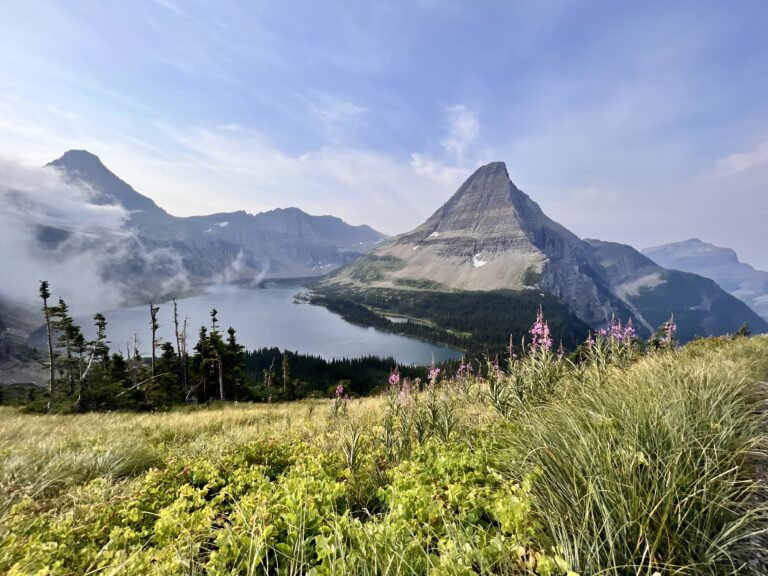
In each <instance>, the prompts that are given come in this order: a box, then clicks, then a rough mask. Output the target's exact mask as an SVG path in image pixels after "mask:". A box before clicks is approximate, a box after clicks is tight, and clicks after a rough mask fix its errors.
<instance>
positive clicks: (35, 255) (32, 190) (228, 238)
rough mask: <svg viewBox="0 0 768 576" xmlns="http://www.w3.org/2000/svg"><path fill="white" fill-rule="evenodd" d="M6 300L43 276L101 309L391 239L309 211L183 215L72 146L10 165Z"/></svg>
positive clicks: (0, 189)
mask: <svg viewBox="0 0 768 576" xmlns="http://www.w3.org/2000/svg"><path fill="white" fill-rule="evenodd" d="M0 201H1V202H2V206H3V212H2V215H1V216H0V224H3V226H2V228H3V231H2V232H0V234H2V236H3V240H4V241H3V247H2V252H3V264H4V266H7V267H8V268H9V269H13V270H14V271H15V274H14V275H13V277H12V278H9V279H8V280H6V281H5V282H4V283H3V285H2V286H0V295H2V297H4V298H5V299H6V300H7V301H11V302H19V303H25V304H26V305H29V304H31V303H32V302H34V301H35V298H36V289H37V282H38V280H39V279H41V278H46V279H49V280H50V281H51V284H52V286H54V287H56V288H57V289H59V290H62V291H65V293H66V295H67V299H68V301H69V302H70V303H71V304H73V305H75V306H78V307H79V308H80V309H85V310H93V311H95V310H96V309H103V308H108V307H111V306H116V305H119V304H121V303H124V302H141V301H146V300H147V299H151V298H158V297H160V296H162V295H166V294H169V293H179V292H182V291H184V290H186V289H188V288H189V287H190V286H193V285H195V284H199V283H206V282H216V281H232V280H254V281H258V280H261V279H263V278H277V277H307V276H317V275H321V274H324V273H326V272H328V271H330V270H334V269H335V268H338V267H340V266H342V265H343V264H345V263H347V262H349V261H351V260H353V259H355V258H356V257H358V256H359V255H360V254H361V253H364V252H366V251H367V250H369V249H370V248H371V247H372V246H374V245H375V244H376V243H377V242H379V241H380V240H381V239H382V238H383V237H384V236H383V235H382V234H380V233H378V232H376V231H375V230H373V229H372V228H370V227H368V226H351V225H348V224H346V223H345V222H343V221H342V220H340V219H339V218H336V217H333V216H311V215H309V214H306V213H304V212H302V211H301V210H299V209H298V208H286V209H277V210H272V211H269V212H265V213H261V214H255V215H251V214H247V213H246V212H244V211H239V212H233V213H220V214H212V215H209V216H195V217H188V218H178V217H175V216H173V215H171V214H169V213H168V212H166V211H165V210H163V209H162V208H160V207H159V206H158V205H157V204H156V203H155V202H154V201H152V200H151V199H150V198H148V197H146V196H144V195H142V194H140V193H139V192H137V191H136V190H134V189H133V188H132V187H131V186H130V185H129V184H127V183H126V182H124V181H123V180H121V179H120V178H119V177H117V176H116V175H115V174H113V173H112V172H111V171H110V170H109V169H108V168H107V167H106V166H104V164H102V162H101V161H100V160H99V158H98V157H97V156H95V155H93V154H91V153H89V152H87V151H84V150H70V151H68V152H67V153H65V154H64V155H63V156H62V157H61V158H58V159H57V160H54V161H53V162H51V163H50V164H48V165H47V166H46V167H45V168H41V169H34V168H23V167H19V166H17V165H13V164H10V163H5V164H2V165H0Z"/></svg>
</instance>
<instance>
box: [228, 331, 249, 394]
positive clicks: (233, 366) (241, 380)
mask: <svg viewBox="0 0 768 576" xmlns="http://www.w3.org/2000/svg"><path fill="white" fill-rule="evenodd" d="M236 333H237V332H236V330H235V329H234V328H232V327H231V326H230V327H229V329H228V330H227V335H228V337H227V347H226V351H225V365H226V373H227V383H228V386H227V389H228V390H229V392H230V394H229V395H230V397H231V398H232V399H234V400H238V399H242V396H243V389H244V386H245V346H243V345H242V344H240V343H239V342H238V341H237V336H236Z"/></svg>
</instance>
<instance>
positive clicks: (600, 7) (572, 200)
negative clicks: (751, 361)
mask: <svg viewBox="0 0 768 576" xmlns="http://www.w3.org/2000/svg"><path fill="white" fill-rule="evenodd" d="M766 22H768V3H766V2H765V1H764V0H738V1H733V2H725V1H718V2H714V1H711V2H710V1H706V0H703V1H702V0H699V1H695V2H693V1H691V2H686V1H679V2H668V1H644V2H615V1H593V2H587V1H569V0H551V1H548V0H537V1H530V2H523V1H514V2H513V1H509V2H501V1H491V0H486V1H479V0H478V1H474V2H469V1H467V2H456V1H452V0H421V1H416V0H414V1H408V2H406V1H381V2H369V1H363V0H354V1H353V0H348V1H337V0H326V1H323V2H318V1H316V0H305V1H296V2H293V1H290V2H289V1H284V2H277V1H274V2H253V1H247V2H246V1H244V2H213V1H202V0H189V1H186V2H182V1H181V0H134V1H128V0H125V1H120V0H114V1H109V2H103V1H96V0H93V1H85V0H69V1H66V2H62V1H48V0H36V1H34V2H27V1H22V0H18V1H17V0H0V155H2V156H4V157H6V158H10V159H13V160H18V161H20V162H23V163H26V164H43V163H45V162H47V161H49V160H51V159H53V158H55V157H58V156H60V155H61V154H62V153H63V152H64V151H65V150H67V149H70V148H86V149H88V150H90V151H92V152H94V153H96V154H98V155H99V156H100V157H101V158H102V160H103V161H104V162H105V163H106V164H107V165H108V166H109V167H110V168H111V169H112V170H113V171H115V172H116V173H117V174H118V175H119V176H121V177H122V178H123V179H125V180H126V181H128V182H129V183H130V184H132V185H133V186H134V187H135V188H136V189H138V190H139V191H140V192H142V193H144V194H146V195H148V196H151V197H152V198H154V199H155V200H156V201H157V202H158V203H159V204H160V205H162V206H163V207H164V208H166V209H167V210H169V211H170V212H172V213H174V214H178V215H188V214H202V213H210V212H218V211H230V210H237V209H244V210H247V211H249V212H258V211H262V210H266V209H271V208H275V207H280V206H298V207H300V208H302V209H304V210H306V211H308V212H310V213H316V214H319V213H331V214H335V215H338V216H341V217H343V218H344V219H346V220H347V221H349V222H352V223H355V224H359V223H368V224H371V225H373V226H374V227H376V228H378V229H380V230H382V231H384V232H388V233H399V232H403V231H406V230H408V229H410V228H412V227H414V226H415V225H417V224H418V223H419V222H420V221H422V220H423V219H424V218H426V217H427V216H428V215H429V214H430V213H431V212H433V211H434V210H435V209H436V208H437V207H439V206H440V205H441V204H442V202H444V201H445V200H446V199H447V198H448V197H449V196H450V195H451V194H452V193H453V191H454V190H455V189H456V187H457V186H458V185H459V184H460V183H461V181H462V180H463V179H464V178H465V177H466V176H467V175H468V174H469V173H471V171H472V170H474V169H475V168H476V167H477V166H478V165H480V164H482V163H485V162H488V161H491V160H503V161H505V162H506V163H507V167H508V169H509V172H510V175H511V177H512V179H513V181H514V182H515V183H516V184H517V185H518V186H519V187H520V188H521V189H523V190H525V191H526V192H528V193H529V194H530V195H531V196H532V197H533V198H534V200H536V201H537V202H539V203H540V204H541V206H542V207H543V208H544V210H545V211H546V212H547V213H548V214H549V215H550V216H551V217H553V218H554V219H556V220H558V221H560V222H561V223H562V224H564V225H565V226H567V227H569V228H571V229H572V230H573V231H574V232H576V233H577V234H579V235H580V236H582V237H598V238H602V239H606V240H615V241H621V242H627V243H631V244H633V245H635V246H637V247H644V246H648V245H653V244H659V243H662V242H667V241H674V240H680V239H684V238H688V237H692V236H697V237H700V238H702V239H704V240H708V241H712V242H715V243H718V244H721V245H726V246H731V247H733V248H736V249H737V250H738V252H739V253H740V255H741V256H742V258H743V259H744V260H746V261H749V262H751V263H753V264H755V265H760V266H761V267H763V268H768V254H767V253H766V251H765V250H764V247H765V246H766V245H768V226H766V224H765V221H766V217H767V216H768V35H767V34H766V33H765V29H766Z"/></svg>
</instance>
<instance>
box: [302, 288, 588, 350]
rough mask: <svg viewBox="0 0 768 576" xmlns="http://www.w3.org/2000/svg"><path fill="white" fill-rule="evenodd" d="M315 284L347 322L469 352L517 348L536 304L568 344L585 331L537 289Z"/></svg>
mask: <svg viewBox="0 0 768 576" xmlns="http://www.w3.org/2000/svg"><path fill="white" fill-rule="evenodd" d="M313 290H314V292H313V293H312V295H311V296H310V302H312V303H313V304H319V305H322V306H325V307H326V308H328V309H329V310H331V311H332V312H335V313H337V314H339V315H341V316H342V318H344V319H345V320H347V321H348V322H351V323H353V324H358V325H363V326H372V327H374V328H379V329H381V330H386V331H388V332H394V333H397V334H403V335H406V336H413V337H416V338H421V339H423V340H428V341H431V342H438V343H440V344H446V345H448V346H453V347H457V348H460V349H462V350H464V351H466V352H467V355H468V356H469V357H480V356H483V355H489V356H495V355H497V354H503V353H504V352H505V351H507V350H509V346H510V340H511V343H512V345H513V347H514V348H515V349H519V348H520V346H521V342H522V339H523V338H524V337H525V336H526V335H527V334H528V330H529V328H530V327H531V324H533V322H534V321H535V320H536V314H537V311H538V310H539V307H540V306H541V307H543V308H544V310H546V313H547V318H548V319H549V325H550V326H551V328H552V331H553V333H555V334H557V335H558V337H559V338H560V339H561V342H562V345H563V347H564V348H565V349H566V350H573V349H575V348H576V347H577V346H578V345H579V344H580V343H581V342H583V341H584V340H585V339H586V337H587V335H588V333H589V327H588V326H587V325H586V324H585V323H584V322H582V321H581V320H579V319H578V318H576V317H575V316H574V315H573V314H572V313H571V312H570V311H569V310H568V308H567V307H566V306H565V305H564V304H563V303H561V302H559V301H558V300H557V299H556V298H555V297H554V296H550V295H549V294H544V293H540V292H539V291H538V290H521V291H515V290H496V291H488V292H478V291H476V292H470V291H456V292H438V291H431V290H397V289H392V288H365V289H355V288H352V287H342V286H338V285H334V286H315V287H313ZM387 315H397V316H401V317H404V319H399V320H400V321H398V320H397V319H396V320H392V319H390V318H388V317H387ZM556 344H560V341H558V342H557V343H556Z"/></svg>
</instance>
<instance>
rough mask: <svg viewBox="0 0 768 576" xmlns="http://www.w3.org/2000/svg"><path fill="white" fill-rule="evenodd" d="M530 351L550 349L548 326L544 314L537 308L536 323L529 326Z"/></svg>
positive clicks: (550, 340)
mask: <svg viewBox="0 0 768 576" xmlns="http://www.w3.org/2000/svg"><path fill="white" fill-rule="evenodd" d="M530 332H531V336H533V338H532V339H531V350H535V349H537V348H542V349H544V350H549V349H550V348H552V338H550V336H549V324H547V322H546V320H544V312H543V311H542V309H541V306H539V312H538V313H537V314H536V322H534V323H533V326H531V330H530Z"/></svg>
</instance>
